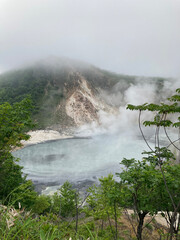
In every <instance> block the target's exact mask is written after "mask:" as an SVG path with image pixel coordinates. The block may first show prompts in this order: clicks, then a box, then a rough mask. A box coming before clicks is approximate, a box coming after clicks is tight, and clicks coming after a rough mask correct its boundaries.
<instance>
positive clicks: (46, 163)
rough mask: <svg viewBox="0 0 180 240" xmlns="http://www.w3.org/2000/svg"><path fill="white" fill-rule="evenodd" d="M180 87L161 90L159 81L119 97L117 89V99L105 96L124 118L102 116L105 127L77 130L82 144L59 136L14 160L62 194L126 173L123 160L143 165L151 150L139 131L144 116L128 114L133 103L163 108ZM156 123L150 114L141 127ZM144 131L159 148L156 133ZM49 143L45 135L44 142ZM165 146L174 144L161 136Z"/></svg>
mask: <svg viewBox="0 0 180 240" xmlns="http://www.w3.org/2000/svg"><path fill="white" fill-rule="evenodd" d="M178 83H179V82H178V81H171V82H168V81H167V82H166V83H165V84H164V87H163V88H162V89H157V85H156V84H154V83H153V81H150V83H144V82H143V81H142V79H141V80H140V81H139V82H138V83H137V84H136V85H135V84H134V85H133V84H132V85H130V86H129V87H127V86H126V90H124V92H123V93H122V92H121V91H120V90H118V91H117V89H118V87H119V86H117V89H116V91H114V92H113V93H112V96H113V97H112V98H110V95H108V94H107V93H105V92H103V93H101V94H104V97H105V94H107V97H106V100H107V101H108V102H109V101H110V99H112V101H114V102H113V104H116V106H118V108H119V112H118V114H114V115H113V114H109V113H107V112H104V111H100V112H99V113H98V114H99V123H95V122H93V123H91V124H87V125H83V126H81V127H80V128H78V129H77V130H76V133H75V135H76V136H78V137H80V138H78V139H77V138H72V139H63V140H57V138H59V136H60V135H58V134H57V133H53V134H54V135H53V136H54V138H53V139H56V141H52V142H45V143H42V144H37V145H32V146H29V147H26V148H24V149H21V150H19V151H17V152H15V153H14V155H15V156H16V157H19V158H20V159H21V161H20V164H21V165H22V166H23V167H24V169H23V171H24V174H28V178H30V179H32V180H33V181H34V182H35V183H36V184H37V183H38V184H45V185H46V186H52V185H54V186H57V188H58V186H59V185H60V184H62V183H63V182H64V181H66V180H69V181H71V182H73V183H78V182H88V181H92V182H96V181H97V179H98V178H99V177H101V176H106V175H107V174H109V173H113V174H115V173H116V172H120V171H121V165H120V164H119V163H120V162H121V160H122V159H123V158H137V159H141V158H142V156H141V153H142V152H143V151H144V150H148V148H147V146H146V144H145V142H144V140H143V139H142V136H141V135H140V132H139V129H138V122H137V119H138V113H137V112H136V111H135V112H132V111H129V110H126V105H127V103H131V104H135V105H138V104H143V103H145V102H157V103H159V99H161V100H164V99H165V98H167V96H170V95H171V94H172V93H173V92H174V91H175V89H176V88H177V87H178ZM120 99H121V102H119V100H120ZM150 117H151V114H150V113H146V112H145V113H143V115H142V120H141V121H142V122H143V121H144V120H145V119H150ZM143 129H144V131H145V135H146V138H147V139H148V140H149V141H150V144H151V145H152V146H153V145H154V130H153V129H152V128H143ZM172 135H173V136H172ZM175 135H176V134H171V136H172V137H173V140H175V139H176V136H175ZM86 137H88V138H86ZM89 137H90V138H89ZM46 139H47V138H46ZM46 139H45V136H44V137H42V135H41V139H40V141H43V140H46ZM48 140H52V138H48ZM161 140H162V143H163V144H164V145H167V144H168V143H167V141H166V137H165V135H163V134H161ZM55 188H56V187H55Z"/></svg>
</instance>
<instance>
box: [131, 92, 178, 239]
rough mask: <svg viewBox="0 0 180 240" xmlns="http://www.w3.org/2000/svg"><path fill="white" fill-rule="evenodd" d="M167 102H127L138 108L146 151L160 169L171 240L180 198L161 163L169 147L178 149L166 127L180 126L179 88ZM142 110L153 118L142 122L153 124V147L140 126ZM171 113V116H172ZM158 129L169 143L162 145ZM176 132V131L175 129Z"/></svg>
mask: <svg viewBox="0 0 180 240" xmlns="http://www.w3.org/2000/svg"><path fill="white" fill-rule="evenodd" d="M168 100H169V104H168V103H166V104H165V103H161V104H153V103H151V104H147V103H145V104H143V105H139V106H134V105H131V104H129V105H128V107H127V108H128V109H130V110H138V111H139V128H140V131H141V134H142V136H143V139H144V141H145V142H146V144H147V146H148V147H149V149H150V152H146V154H148V155H149V156H148V157H149V158H151V161H152V162H154V163H155V164H156V165H157V167H158V168H159V169H160V172H161V174H162V177H163V182H164V186H165V189H166V192H167V194H168V199H169V201H170V202H171V204H172V206H173V209H172V211H173V214H172V217H171V222H170V228H169V239H170V240H172V238H173V235H174V229H175V223H176V219H177V216H178V212H179V211H180V198H179V199H178V201H177V202H176V195H177V193H174V192H173V191H172V189H171V187H170V186H168V183H167V177H166V176H165V175H166V174H165V171H164V169H163V164H164V162H166V161H167V160H169V158H170V155H171V158H172V159H173V157H172V154H171V153H170V151H169V147H170V146H173V147H174V148H175V149H176V150H177V151H178V152H179V151H180V146H179V138H178V139H177V140H174V141H173V140H172V139H171V137H170V135H169V134H168V130H167V128H170V127H171V128H175V129H178V128H180V116H179V113H180V104H179V103H180V88H179V89H177V90H176V94H175V95H173V96H172V97H170V98H168ZM142 111H149V112H152V113H153V119H152V120H148V121H145V122H144V123H143V124H144V125H145V126H155V133H154V139H155V146H154V148H153V147H152V146H151V145H150V144H149V142H148V141H147V139H146V137H145V135H144V132H143V130H142V127H141V113H142ZM172 115H173V116H172ZM160 129H163V130H164V132H165V135H166V137H167V140H168V141H169V144H168V145H167V146H165V147H162V146H161V145H162V144H161V141H160ZM177 132H178V131H177ZM174 168H177V166H174Z"/></svg>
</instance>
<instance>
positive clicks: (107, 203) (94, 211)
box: [86, 174, 121, 239]
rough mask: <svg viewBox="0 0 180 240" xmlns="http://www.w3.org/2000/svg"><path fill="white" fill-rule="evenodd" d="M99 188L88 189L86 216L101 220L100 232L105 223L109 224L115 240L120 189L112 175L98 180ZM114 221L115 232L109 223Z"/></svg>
mask: <svg viewBox="0 0 180 240" xmlns="http://www.w3.org/2000/svg"><path fill="white" fill-rule="evenodd" d="M99 181H100V186H96V185H94V186H93V187H90V189H89V193H90V195H89V196H88V198H87V203H88V208H87V209H86V214H87V215H91V216H93V217H94V219H101V220H102V230H103V224H104V222H105V221H108V222H109V226H110V229H111V233H112V237H113V238H114V239H117V235H118V226H117V224H118V220H117V219H118V217H119V216H120V213H121V212H120V211H119V198H120V188H119V184H118V183H117V182H116V181H115V180H114V179H113V175H112V174H109V175H108V176H107V177H103V178H100V179H99ZM112 218H114V220H115V231H114V229H113V225H112V223H111V219H112Z"/></svg>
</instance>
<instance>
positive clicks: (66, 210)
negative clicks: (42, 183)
mask: <svg viewBox="0 0 180 240" xmlns="http://www.w3.org/2000/svg"><path fill="white" fill-rule="evenodd" d="M76 196H77V193H76V190H75V189H72V184H70V183H69V182H68V181H66V182H65V183H64V184H63V185H62V186H61V188H60V189H59V190H58V191H57V192H56V193H55V194H54V195H53V196H52V202H53V206H52V211H53V212H54V213H56V214H59V215H60V216H62V217H64V218H65V217H70V216H74V215H75V214H76Z"/></svg>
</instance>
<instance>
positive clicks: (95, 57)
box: [0, 0, 180, 78]
mask: <svg viewBox="0 0 180 240" xmlns="http://www.w3.org/2000/svg"><path fill="white" fill-rule="evenodd" d="M179 22H180V1H178V0H174V1H172V0H146V1H144V0H111V1H110V0H98V1H97V0H91V1H87V0H86V1H84V0H76V1H72V0H32V1H29V0H19V1H16V2H15V1H13V0H0V56H1V57H0V73H3V72H5V71H7V70H11V69H14V68H18V67H20V66H22V65H24V64H28V63H31V62H34V61H37V60H39V59H43V58H46V57H48V56H49V55H53V56H57V57H68V58H72V59H77V60H80V61H84V62H87V63H90V64H92V65H94V66H97V67H99V68H101V69H105V70H108V71H111V72H115V73H121V74H125V75H135V76H149V77H150V76H152V77H153V76H155V77H173V78H179V77H180V66H179V65H180V46H179V43H180V31H179Z"/></svg>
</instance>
